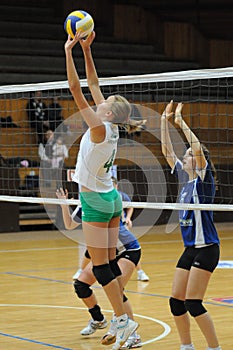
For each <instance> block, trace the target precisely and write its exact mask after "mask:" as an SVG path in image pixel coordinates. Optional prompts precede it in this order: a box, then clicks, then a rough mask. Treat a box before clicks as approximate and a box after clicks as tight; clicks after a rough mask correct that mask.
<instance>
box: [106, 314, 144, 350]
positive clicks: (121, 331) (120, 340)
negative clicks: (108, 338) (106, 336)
mask: <svg viewBox="0 0 233 350" xmlns="http://www.w3.org/2000/svg"><path fill="white" fill-rule="evenodd" d="M137 328H138V323H137V322H135V321H133V320H131V319H130V318H128V319H127V320H126V322H124V325H122V326H121V325H119V324H118V325H117V334H116V342H115V343H114V344H113V347H112V350H118V349H120V348H121V346H122V345H123V344H124V343H125V342H126V340H127V339H128V338H129V336H130V335H131V334H132V333H133V332H134V331H136V329H137Z"/></svg>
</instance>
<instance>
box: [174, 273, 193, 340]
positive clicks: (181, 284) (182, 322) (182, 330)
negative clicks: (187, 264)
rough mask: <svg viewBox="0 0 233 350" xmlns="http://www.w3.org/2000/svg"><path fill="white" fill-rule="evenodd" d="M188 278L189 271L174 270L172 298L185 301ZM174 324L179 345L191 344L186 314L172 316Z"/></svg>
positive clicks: (188, 320) (188, 321)
mask: <svg viewBox="0 0 233 350" xmlns="http://www.w3.org/2000/svg"><path fill="white" fill-rule="evenodd" d="M188 278H189V271H188V270H184V269H180V268H176V270H175V274H174V279H173V285H172V297H173V298H176V299H179V300H183V301H184V300H185V294H186V287H187V283H188ZM174 320H175V323H176V328H177V330H178V333H179V337H180V342H181V344H184V345H188V344H191V342H192V341H191V333H190V319H189V315H188V313H185V314H184V315H181V316H174Z"/></svg>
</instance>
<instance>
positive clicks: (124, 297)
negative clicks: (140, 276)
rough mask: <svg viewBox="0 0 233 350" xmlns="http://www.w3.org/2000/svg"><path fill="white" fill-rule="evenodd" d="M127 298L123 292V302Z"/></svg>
mask: <svg viewBox="0 0 233 350" xmlns="http://www.w3.org/2000/svg"><path fill="white" fill-rule="evenodd" d="M127 300H128V298H127V296H126V295H125V294H123V303H125V302H126V301H127Z"/></svg>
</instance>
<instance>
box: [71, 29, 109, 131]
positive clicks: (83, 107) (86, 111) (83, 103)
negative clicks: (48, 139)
mask: <svg viewBox="0 0 233 350" xmlns="http://www.w3.org/2000/svg"><path fill="white" fill-rule="evenodd" d="M80 39H81V37H80V33H78V32H77V33H76V34H75V37H74V39H73V40H72V39H71V37H70V36H68V39H67V41H66V43H65V55H66V70H67V78H68V83H69V88H70V91H71V93H72V95H73V97H74V100H75V102H76V104H77V106H78V108H79V110H80V113H81V114H82V117H83V118H84V120H85V122H86V123H87V125H88V126H89V127H90V128H95V127H97V126H100V125H102V124H103V123H102V121H101V119H100V118H98V117H97V116H96V113H95V112H94V111H93V110H92V108H91V107H90V106H89V103H88V102H87V100H86V98H85V96H84V94H83V92H82V88H81V84H80V80H79V76H78V73H77V70H76V68H75V64H74V60H73V55H72V49H73V47H74V46H75V45H76V44H77V42H79V41H80Z"/></svg>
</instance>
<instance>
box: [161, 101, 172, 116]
mask: <svg viewBox="0 0 233 350" xmlns="http://www.w3.org/2000/svg"><path fill="white" fill-rule="evenodd" d="M172 108H173V100H171V101H170V102H169V103H168V104H167V106H166V108H165V110H164V112H163V114H162V118H165V119H167V120H168V119H169V118H171V117H172V116H173V114H174V113H173V112H172Z"/></svg>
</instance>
